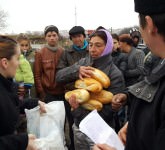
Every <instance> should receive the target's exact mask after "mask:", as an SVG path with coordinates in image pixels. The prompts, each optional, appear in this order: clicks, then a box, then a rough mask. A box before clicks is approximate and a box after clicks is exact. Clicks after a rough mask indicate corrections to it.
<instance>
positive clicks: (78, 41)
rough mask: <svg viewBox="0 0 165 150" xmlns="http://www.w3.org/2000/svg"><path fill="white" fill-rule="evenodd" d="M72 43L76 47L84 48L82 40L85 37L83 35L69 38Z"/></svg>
mask: <svg viewBox="0 0 165 150" xmlns="http://www.w3.org/2000/svg"><path fill="white" fill-rule="evenodd" d="M71 39H72V42H73V44H74V45H76V46H77V47H83V46H84V40H85V37H84V35H83V34H76V35H72V36H71Z"/></svg>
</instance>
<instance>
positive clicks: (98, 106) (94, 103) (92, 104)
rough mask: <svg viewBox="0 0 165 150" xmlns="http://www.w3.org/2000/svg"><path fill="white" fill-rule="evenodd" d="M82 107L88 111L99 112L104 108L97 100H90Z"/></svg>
mask: <svg viewBox="0 0 165 150" xmlns="http://www.w3.org/2000/svg"><path fill="white" fill-rule="evenodd" d="M81 106H82V107H83V108H85V109H87V110H94V109H97V110H98V111H100V110H101V109H102V107H103V104H102V103H100V102H99V101H97V100H93V99H90V100H88V101H87V102H85V103H83V104H81Z"/></svg>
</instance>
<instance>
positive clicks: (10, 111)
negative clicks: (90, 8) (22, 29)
mask: <svg viewBox="0 0 165 150" xmlns="http://www.w3.org/2000/svg"><path fill="white" fill-rule="evenodd" d="M134 2H135V12H137V13H139V27H140V31H139V30H137V29H136V28H132V29H131V30H130V33H129V34H121V35H117V34H115V33H114V34H111V33H110V32H109V31H108V30H106V29H105V28H104V27H102V26H99V27H98V28H97V29H96V30H95V31H94V32H93V33H92V34H90V35H89V37H88V40H87V39H86V34H85V29H84V28H83V27H82V26H74V27H72V28H71V29H70V31H69V38H70V40H71V41H72V45H71V46H70V47H68V48H67V49H64V48H63V47H61V46H60V44H59V37H60V33H59V30H58V28H57V27H56V26H54V25H48V26H46V27H45V29H44V37H45V41H46V44H45V45H44V46H43V47H42V48H41V49H39V50H33V49H32V47H31V45H30V40H29V38H28V37H27V36H26V35H23V34H20V35H18V37H17V39H16V40H14V39H12V38H9V37H7V36H3V35H1V36H0V91H1V92H0V102H1V104H0V116H1V124H0V149H2V150H10V149H12V150H18V149H20V150H25V149H27V150H37V148H36V145H35V144H34V140H35V139H36V137H35V135H32V134H28V133H27V130H26V117H25V115H24V114H25V112H24V109H25V108H28V109H31V108H34V107H36V106H38V105H39V106H40V110H41V113H45V112H46V110H45V104H46V103H49V102H52V101H63V102H64V106H65V112H66V121H65V124H64V126H65V128H66V127H68V130H64V133H65V135H66V141H67V142H66V145H67V147H68V150H91V149H92V150H115V148H114V147H111V146H110V145H107V144H105V143H94V142H93V141H92V140H91V139H90V138H89V137H88V136H87V135H85V134H84V133H83V132H81V131H80V129H79V124H80V122H81V121H82V120H83V119H84V118H85V117H86V116H87V115H88V114H89V113H90V112H91V111H89V110H87V109H85V108H84V107H81V105H80V104H79V102H78V100H77V99H76V96H75V95H74V94H73V95H72V96H71V97H70V98H69V100H68V101H66V100H65V97H64V96H65V93H66V92H68V91H70V90H73V89H75V87H74V83H75V81H76V80H78V79H82V80H83V78H91V77H92V72H93V68H97V69H99V70H101V71H103V72H104V73H105V74H106V75H107V76H108V77H109V78H110V80H111V85H110V86H109V87H106V88H104V90H107V91H110V92H111V93H113V98H112V102H111V103H108V104H103V107H102V109H101V110H100V111H98V113H99V115H100V116H101V117H102V118H103V120H104V121H105V122H106V123H107V124H108V125H109V126H110V127H112V128H113V129H114V130H115V131H116V133H118V136H119V138H120V139H121V141H122V143H123V144H124V146H125V150H164V149H165V144H164V138H165V132H164V131H165V123H164V122H165V120H164V118H165V117H164V116H165V114H164V112H165V111H164V105H165V101H164V98H165V94H164V93H165V91H164V90H165V84H164V82H165V81H164V78H165V70H164V68H165V65H164V64H165V61H164V58H165V29H164V25H165V22H164V20H165V2H163V1H162V0H153V1H150V0H134ZM141 41H144V42H145V46H144V47H141Z"/></svg>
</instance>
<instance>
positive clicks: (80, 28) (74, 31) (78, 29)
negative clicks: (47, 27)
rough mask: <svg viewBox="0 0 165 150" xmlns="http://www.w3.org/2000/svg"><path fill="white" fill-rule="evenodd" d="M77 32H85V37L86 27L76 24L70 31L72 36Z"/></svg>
mask: <svg viewBox="0 0 165 150" xmlns="http://www.w3.org/2000/svg"><path fill="white" fill-rule="evenodd" d="M75 34H83V35H84V37H85V36H86V35H85V29H84V28H83V27H81V26H74V27H73V28H71V29H70V31H69V35H70V37H71V36H72V35H75Z"/></svg>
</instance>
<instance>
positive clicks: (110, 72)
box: [56, 27, 125, 150]
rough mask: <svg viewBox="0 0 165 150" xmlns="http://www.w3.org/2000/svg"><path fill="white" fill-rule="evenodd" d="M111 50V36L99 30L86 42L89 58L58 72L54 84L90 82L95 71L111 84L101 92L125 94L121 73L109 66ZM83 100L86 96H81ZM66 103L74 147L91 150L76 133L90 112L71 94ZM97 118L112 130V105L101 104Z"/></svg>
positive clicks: (78, 149) (89, 141)
mask: <svg viewBox="0 0 165 150" xmlns="http://www.w3.org/2000/svg"><path fill="white" fill-rule="evenodd" d="M112 48H113V40H112V37H111V34H110V33H109V32H108V31H107V30H106V29H104V28H103V27H99V28H98V29H97V30H96V31H95V32H94V33H93V34H92V35H91V36H90V40H89V56H87V57H85V58H82V59H81V60H79V61H78V62H76V63H75V64H74V65H72V66H70V67H66V68H64V69H62V70H59V71H58V72H57V74H56V81H57V82H61V83H70V82H73V81H76V80H77V79H83V78H91V77H92V76H93V71H94V68H97V69H99V70H101V71H102V72H104V73H105V74H106V75H107V76H108V77H109V78H110V80H111V84H110V86H108V87H105V88H104V87H103V89H104V90H107V91H110V92H112V93H113V94H114V95H115V94H117V93H120V92H123V91H124V90H125V83H124V78H123V75H122V73H121V72H120V70H119V69H118V68H117V67H116V66H115V65H114V63H113V62H112V57H111V52H112ZM84 96H85V95H84ZM69 103H70V105H71V107H72V115H73V118H74V125H73V131H74V144H75V149H76V150H84V149H85V150H90V149H92V147H93V146H94V143H93V141H92V140H91V139H89V138H88V137H87V136H86V135H85V134H83V133H82V132H81V131H80V130H79V123H80V121H81V120H82V119H83V118H84V117H85V116H87V115H88V114H89V113H90V111H89V110H87V109H85V108H84V107H82V106H81V105H80V104H79V102H78V100H77V99H76V96H75V95H74V94H73V95H72V96H71V97H70V98H69ZM98 113H99V114H100V116H101V117H102V118H103V119H104V121H105V122H106V123H108V124H109V125H110V126H111V127H112V128H115V123H114V122H115V121H114V115H116V113H115V112H114V111H113V110H112V108H111V104H110V103H108V104H103V107H102V109H101V110H100V111H98Z"/></svg>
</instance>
